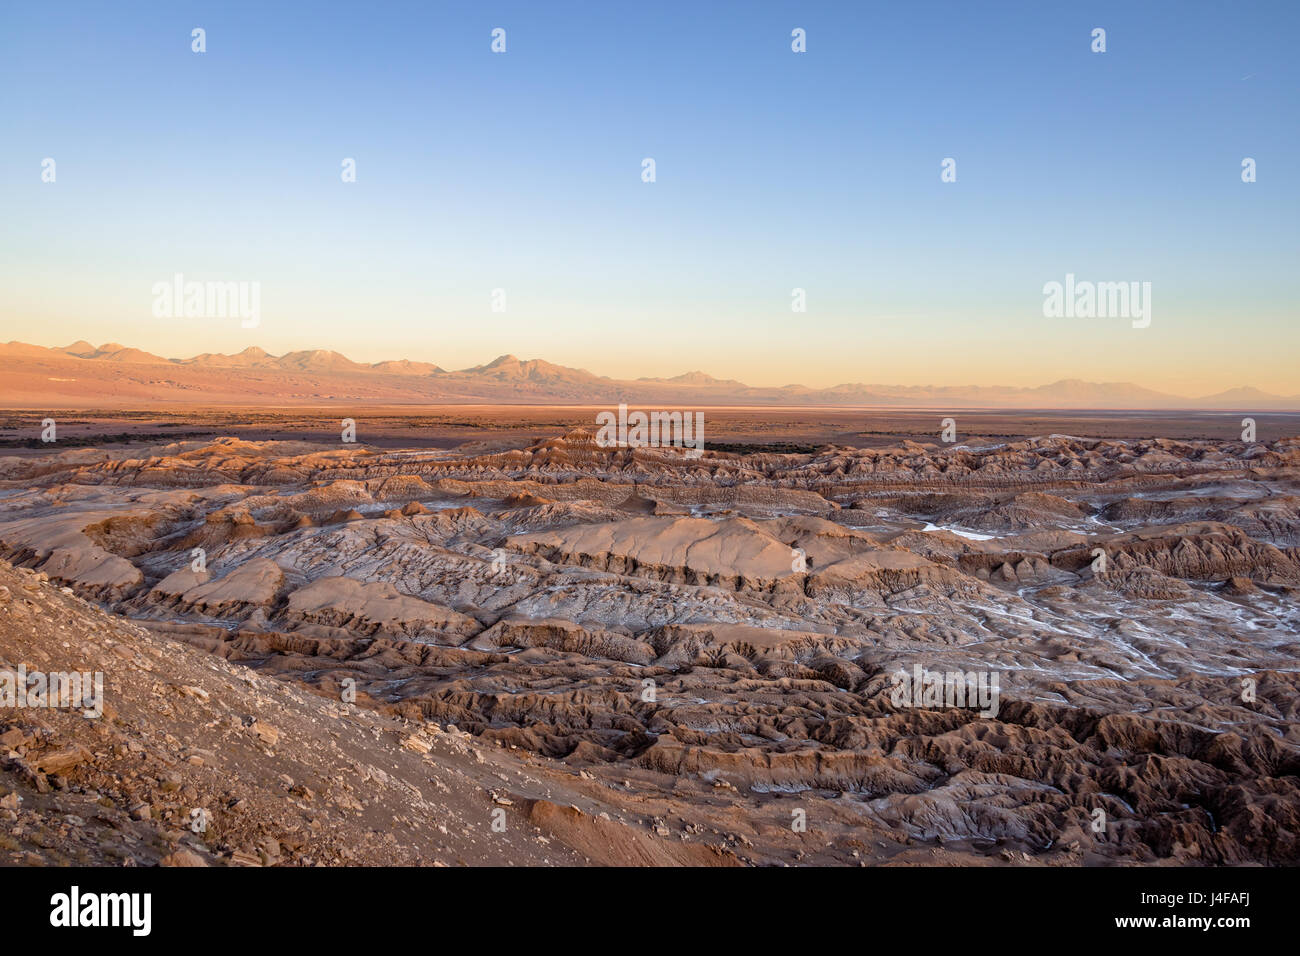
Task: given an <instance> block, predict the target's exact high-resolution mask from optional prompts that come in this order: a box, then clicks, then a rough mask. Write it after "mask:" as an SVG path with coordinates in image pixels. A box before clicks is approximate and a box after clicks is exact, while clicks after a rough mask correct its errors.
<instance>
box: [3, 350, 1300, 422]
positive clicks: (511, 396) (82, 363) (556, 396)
mask: <svg viewBox="0 0 1300 956" xmlns="http://www.w3.org/2000/svg"><path fill="white" fill-rule="evenodd" d="M0 365H3V370H4V374H3V375H0V405H3V406H6V407H21V408H39V407H78V406H85V405H89V404H94V405H101V406H104V407H129V406H135V407H140V406H147V405H150V404H159V405H162V404H191V403H195V402H204V403H209V404H245V405H246V404H259V403H268V404H270V403H275V404H297V405H309V404H313V403H320V404H323V403H341V402H375V403H393V404H444V403H446V404H456V403H467V402H491V403H530V404H575V405H590V404H597V405H604V404H613V403H617V402H620V401H625V402H629V403H641V404H660V405H662V406H663V407H679V408H681V407H690V406H692V405H695V406H705V405H732V404H735V405H839V406H844V405H876V406H880V405H884V406H895V407H916V408H934V409H959V408H1043V409H1049V408H1075V409H1123V408H1130V409H1142V410H1161V409H1169V410H1176V409H1223V410H1225V411H1226V410H1232V411H1238V410H1245V411H1256V412H1262V411H1284V410H1300V396H1296V395H1292V396H1281V395H1270V394H1268V393H1266V392H1262V391H1260V390H1259V389H1256V388H1250V387H1245V386H1243V387H1240V388H1233V389H1229V390H1228V391H1225V392H1220V393H1218V394H1217V395H1210V396H1206V397H1202V398H1187V397H1183V396H1179V395H1169V394H1166V393H1164V392H1157V391H1154V390H1152V389H1149V388H1144V387H1142V386H1140V385H1134V384H1132V383H1130V382H1085V381H1081V380H1079V379H1064V380H1062V381H1059V382H1052V383H1050V384H1048V385H1039V386H1036V387H1033V388H1020V387H1013V386H1008V385H871V384H864V383H861V382H854V383H845V384H843V385H835V386H832V387H830V388H820V389H819V388H809V387H807V386H804V385H797V384H792V385H784V386H781V387H779V388H767V387H754V386H749V385H745V384H744V383H743V382H737V381H734V380H730V379H718V378H714V377H713V376H711V375H709V374H707V373H705V372H701V371H691V372H685V373H683V374H681V375H677V376H675V377H672V378H640V379H637V380H635V381H620V380H617V379H612V378H608V377H606V376H602V375H596V374H594V373H592V372H589V371H587V370H586V369H580V368H568V367H566V366H563V365H556V364H554V363H552V362H546V361H543V360H541V359H529V360H522V359H519V358H517V357H516V356H513V355H502V356H500V357H498V358H495V359H493V360H492V361H491V362H488V363H487V364H486V365H475V366H473V367H472V368H465V369H458V370H454V371H448V370H446V369H442V368H440V367H438V366H437V365H434V364H432V363H429V362H412V361H408V360H406V359H395V360H390V361H386V362H375V363H372V364H363V363H360V362H354V361H352V360H351V359H349V358H348V357H347V356H345V355H341V354H339V353H338V352H333V351H329V350H328V349H308V350H303V351H296V352H287V353H285V354H284V355H279V356H276V355H271V354H270V353H268V352H266V351H264V350H262V349H260V348H257V347H255V346H254V347H250V348H247V349H244V351H242V352H238V353H236V354H234V355H223V354H219V353H211V352H208V353H204V354H202V355H196V356H194V357H192V358H187V359H166V358H162V357H160V356H157V355H153V354H151V353H149V352H145V351H143V350H141V349H137V348H130V347H127V346H124V345H121V344H119V343H117V342H108V343H105V344H104V345H101V346H99V347H95V346H93V345H91V344H90V343H89V342H74V343H72V344H71V345H69V346H66V347H64V348H44V347H42V346H39V345H28V344H26V343H23V342H9V343H8V344H5V345H0Z"/></svg>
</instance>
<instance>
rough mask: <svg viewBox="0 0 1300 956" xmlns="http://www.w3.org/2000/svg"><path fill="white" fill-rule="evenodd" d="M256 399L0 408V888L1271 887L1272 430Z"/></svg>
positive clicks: (1279, 461)
mask: <svg viewBox="0 0 1300 956" xmlns="http://www.w3.org/2000/svg"><path fill="white" fill-rule="evenodd" d="M260 414H261V415H262V418H261V420H260V421H261V424H260V425H256V426H254V427H255V428H260V429H261V430H262V434H260V435H258V434H254V433H253V430H250V429H249V428H247V427H244V428H239V429H234V428H231V429H228V430H227V432H228V433H226V434H222V433H221V432H222V425H223V424H229V423H230V422H231V421H233V420H235V419H238V420H239V421H242V422H244V423H248V422H249V421H250V416H249V415H248V414H247V413H245V412H239V411H230V410H228V411H226V412H222V411H220V410H214V409H206V410H197V409H196V410H194V411H192V412H190V413H188V415H187V414H185V413H182V412H178V411H177V410H175V409H172V410H170V411H168V410H157V411H153V412H148V413H138V414H131V415H126V414H122V413H109V412H95V411H94V410H81V411H78V412H76V413H60V414H59V415H58V416H56V417H58V418H59V419H60V421H64V422H66V423H67V424H65V425H63V426H62V427H63V432H62V434H64V435H67V436H73V435H75V436H77V438H76V441H75V442H70V443H67V447H64V446H63V444H62V443H60V442H56V443H47V444H41V443H39V442H24V441H20V440H19V439H18V436H20V435H21V436H26V437H28V438H30V437H35V436H37V435H38V433H39V422H38V421H36V420H35V419H33V417H32V415H31V414H30V413H22V412H9V413H5V416H4V425H5V428H6V432H5V438H6V440H7V442H6V443H7V445H8V447H7V448H6V455H5V456H3V457H0V555H3V557H4V559H5V563H4V564H3V566H0V585H3V586H2V587H0V628H2V629H3V633H4V637H5V640H4V644H3V648H2V650H3V657H4V660H3V661H0V665H2V666H3V667H5V668H7V669H9V670H10V671H16V669H17V668H18V667H19V666H23V667H25V668H26V670H28V671H31V670H43V671H55V670H76V671H82V672H93V671H102V673H103V675H104V683H105V688H104V693H103V700H104V702H105V705H104V714H103V719H99V720H86V719H84V718H83V717H82V716H81V715H80V714H79V713H77V712H76V711H68V710H40V711H37V710H27V711H9V712H7V713H6V714H5V715H4V717H3V720H4V721H5V723H4V725H3V726H0V745H2V747H3V750H2V752H0V759H3V772H2V773H0V781H3V784H4V787H3V789H4V791H5V792H6V795H5V796H3V797H0V814H3V816H4V819H5V821H6V823H5V829H6V834H7V835H6V837H5V841H4V843H3V845H0V861H3V862H8V863H34V862H46V863H67V862H73V863H123V862H126V863H135V864H142V865H147V864H153V863H157V862H164V863H167V864H169V865H221V864H236V865H275V864H312V863H324V864H344V863H371V864H374V863H403V864H445V865H463V864H480V863H494V862H495V863H503V862H504V863H513V864H544V863H552V864H606V865H635V864H663V865H749V864H753V865H773V864H775V865H780V864H845V865H858V864H894V865H933V864H950V863H951V864H962V865H985V864H987V865H1030V864H1033V865H1051V866H1057V865H1078V864H1111V863H1123V864H1152V865H1171V864H1172V865H1223V864H1265V865H1278V864H1290V865H1294V864H1296V863H1297V862H1300V736H1297V734H1298V733H1300V731H1297V716H1298V710H1300V671H1298V669H1297V663H1298V661H1300V646H1298V645H1297V640H1296V637H1297V634H1298V633H1300V602H1298V599H1300V438H1297V437H1287V433H1288V432H1289V434H1290V435H1291V436H1295V435H1297V434H1300V427H1296V425H1295V422H1293V421H1292V420H1291V417H1290V416H1288V415H1285V414H1282V413H1278V414H1277V415H1274V416H1271V417H1266V416H1261V435H1260V436H1259V438H1258V440H1255V441H1243V440H1240V439H1239V438H1238V437H1236V436H1235V435H1234V434H1233V430H1232V427H1225V426H1224V423H1223V422H1222V421H1220V420H1219V419H1216V418H1215V416H1214V415H1212V414H1208V413H1207V414H1206V415H1202V416H1199V417H1198V416H1196V415H1191V414H1187V413H1181V414H1180V415H1178V416H1177V420H1178V422H1179V428H1180V429H1181V434H1182V436H1183V437H1176V438H1170V437H1164V438H1158V437H1150V436H1152V435H1154V434H1159V433H1160V432H1161V430H1162V416H1161V414H1158V413H1151V414H1147V415H1143V414H1138V413H1128V414H1125V415H1119V416H1107V415H1105V414H1102V413H1095V414H1094V413H1084V412H1044V413H1028V412H1023V411H1021V412H1015V411H996V412H988V411H985V412H971V413H970V418H969V421H970V422H972V424H971V425H970V426H968V427H970V428H976V427H978V428H979V429H980V430H981V433H980V434H978V435H974V434H971V435H969V436H967V434H966V432H963V437H962V438H961V439H960V440H958V441H953V442H945V441H942V440H940V437H939V425H938V419H937V417H936V416H934V415H933V414H930V413H928V412H924V411H916V410H912V411H906V410H892V411H890V410H879V409H877V410H875V411H861V410H859V411H853V410H836V411H834V412H828V413H826V414H819V412H818V411H817V410H812V411H809V410H794V411H792V412H789V413H774V412H772V411H770V410H768V409H752V408H751V409H745V408H740V407H733V408H731V409H730V410H727V411H725V412H724V411H721V410H719V411H718V412H717V414H716V415H714V413H712V412H710V413H709V418H708V421H709V424H710V426H714V425H715V423H716V428H714V432H711V435H713V434H714V433H716V438H717V443H718V444H717V447H713V444H712V442H706V447H705V451H704V452H703V454H702V455H699V456H693V455H691V454H690V453H689V452H688V451H686V450H683V449H682V448H677V447H626V446H616V447H610V446H608V445H607V444H605V443H602V442H600V441H598V440H597V429H596V427H595V425H594V424H593V423H592V421H593V419H592V416H591V414H590V412H589V411H583V410H580V409H575V408H567V409H556V408H539V407H532V408H529V407H524V406H517V407H513V408H499V407H498V408H494V409H491V410H488V411H482V410H478V411H476V410H474V409H454V408H446V407H442V408H437V409H424V410H420V411H414V412H413V411H411V410H405V411H393V410H391V409H389V410H387V411H383V410H379V411H376V412H375V413H374V418H373V422H372V421H371V420H368V419H367V418H366V417H365V415H364V414H362V413H361V412H350V413H346V414H354V415H355V419H354V421H355V427H356V432H357V441H356V442H343V441H340V440H339V439H338V437H337V434H336V436H335V437H334V438H333V439H331V437H330V435H329V428H330V427H332V428H335V429H337V427H338V424H339V421H340V420H341V418H342V417H343V416H344V414H345V413H343V412H339V411H337V410H336V411H333V412H331V411H330V410H329V409H316V410H315V411H314V412H312V413H310V414H304V413H301V412H293V413H288V412H284V411H277V410H274V409H263V410H262V412H261V413H260ZM331 415H333V416H334V417H333V418H332V419H331V418H330V416H331ZM1238 417H1239V416H1238ZM35 418H36V419H39V418H40V416H39V415H37V416H35ZM584 420H585V421H586V422H587V423H588V424H586V425H582V424H579V423H580V422H582V421H584ZM967 420H968V419H966V418H965V417H963V418H962V421H963V426H964V427H967V426H966V425H965V423H966V421H967ZM927 422H929V425H928V426H927V424H926V423H927ZM1063 422H1065V423H1068V424H1070V425H1072V426H1075V427H1076V428H1078V430H1079V431H1080V432H1082V433H1083V434H1076V433H1067V431H1066V430H1065V429H1064V428H1062V427H1059V426H1061V425H1062V423H1063ZM77 423H79V424H77ZM290 423H292V424H290ZM327 423H329V424H328V427H327ZM491 423H495V424H496V425H497V426H498V427H495V428H494V427H490V424H491ZM1228 424H1229V425H1232V426H1235V422H1229V423H1228ZM372 425H373V428H372ZM502 425H505V426H506V427H500V426H502ZM1044 426H1046V427H1044ZM78 429H79V430H78ZM1040 429H1041V430H1040ZM927 430H928V437H927ZM178 431H185V432H191V433H193V435H192V436H191V437H184V438H178V439H172V438H168V437H167V434H168V432H171V433H172V434H175V433H176V432H178ZM299 431H301V432H302V434H301V436H299V437H294V438H292V439H284V438H281V439H275V438H273V437H270V436H271V435H274V434H280V435H297V434H298V432H299ZM230 432H237V433H230ZM1089 433H1091V434H1093V435H1094V436H1095V437H1084V436H1085V435H1086V434H1089ZM1216 434H1217V435H1218V437H1213V436H1215V435H1216ZM372 435H373V436H375V437H377V438H380V439H381V440H379V441H376V442H374V443H370V437H371V436H372ZM903 435H910V436H911V437H902V436H903ZM1197 436H1199V437H1197ZM720 449H731V450H720ZM922 675H927V676H926V677H925V680H921V679H920V678H921V677H922ZM933 675H940V681H941V682H942V680H943V679H944V677H943V675H949V678H951V676H952V675H956V678H957V682H956V683H957V688H958V689H959V690H960V689H962V688H963V687H964V688H965V689H966V690H967V691H968V692H969V694H968V696H967V697H966V699H964V700H962V699H961V698H958V699H957V700H956V701H954V700H953V699H952V690H953V681H952V680H951V679H948V680H947V683H946V684H942V683H941V684H940V685H938V689H937V690H936V689H935V687H936V685H935V684H934V682H933V681H931V680H930V677H931V676H933ZM913 690H914V691H915V693H913V692H912V691H913ZM932 691H933V693H931V692H932ZM200 811H201V814H200V813H199V812H200ZM196 817H197V818H198V819H201V821H202V822H203V824H204V825H203V827H201V828H196V827H194V826H191V823H192V821H193V820H194V819H196ZM74 820H75V821H77V822H76V823H75V824H71V823H70V822H69V821H74Z"/></svg>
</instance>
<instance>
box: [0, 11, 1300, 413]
mask: <svg viewBox="0 0 1300 956" xmlns="http://www.w3.org/2000/svg"><path fill="white" fill-rule="evenodd" d="M194 27H203V28H204V29H206V31H207V52H206V53H204V54H202V55H199V54H195V53H192V52H191V49H190V42H191V41H190V31H191V29H192V28H194ZM494 27H502V28H504V29H505V30H506V31H507V45H508V48H507V52H506V53H505V54H503V55H501V54H493V53H492V52H491V51H490V49H489V45H490V41H491V37H490V32H491V30H492V29H493V28H494ZM794 27H802V28H804V29H805V30H806V31H807V36H808V41H807V42H808V52H807V53H805V54H795V53H792V52H791V49H790V31H791V29H793V28H794ZM1094 27H1103V28H1105V29H1106V31H1107V52H1106V53H1104V54H1095V53H1093V52H1091V49H1090V43H1091V39H1090V33H1091V30H1092V29H1093V28H1094ZM1298 64H1300V3H1296V2H1290V0H1288V2H1282V0H1277V2H1238V3H1228V2H1221V3H1206V2H1131V0H1130V2H1119V3H1088V4H1076V3H1064V2H1047V0H1033V2H1021V3H976V2H969V0H968V2H951V3H947V2H945V3H923V2H918V3H893V4H885V3H876V2H871V3H868V2H855V3H847V2H846V3H761V2H760V3H755V2H744V3H715V4H698V3H671V2H655V3H648V4H639V3H630V2H629V3H621V2H620V3H595V2H593V3H535V2H533V3H517V4H514V3H505V4H493V3H481V4H480V3H432V2H426V3H409V4H408V3H376V4H352V3H348V4H337V5H336V4H329V3H318V4H288V3H285V4H280V3H212V4H200V3H196V4H186V3H75V4H65V3H44V4H29V3H21V4H20V3H12V2H11V3H7V4H5V5H4V6H3V8H0V90H2V91H3V93H0V110H2V111H3V119H2V121H0V144H2V148H0V209H3V216H2V221H3V225H0V339H9V338H16V339H21V340H26V341H37V342H40V343H41V344H46V345H53V344H66V343H67V342H68V341H71V340H72V339H75V338H87V339H90V340H92V341H95V342H97V343H98V342H101V341H105V340H108V339H114V340H118V341H121V342H124V343H125V344H127V345H135V346H139V347H143V348H147V349H150V350H152V351H157V352H161V353H164V354H167V355H188V354H193V353H195V352H200V351H236V350H238V349H241V348H244V347H245V346H247V345H250V344H257V345H261V346H263V347H265V348H267V349H269V350H271V351H275V352H279V351H285V350H288V349H295V348H310V347H325V348H334V349H338V350H340V351H342V352H345V353H346V354H348V355H350V356H352V357H353V358H357V359H363V360H378V359H383V358H395V357H405V358H412V359H423V360H428V361H434V362H438V363H439V364H442V365H444V366H447V367H463V366H466V365H471V364H477V363H479V362H485V361H488V360H490V359H491V358H493V357H494V356H496V355H497V354H500V353H502V352H513V353H516V354H519V355H521V356H524V357H544V358H547V359H549V360H551V361H555V362H560V363H563V364H569V365H581V366H585V367H588V368H590V369H592V370H593V371H597V372H600V373H603V374H610V375H616V376H620V377H621V376H636V375H672V374H677V373H679V372H682V371H685V370H687V369H695V368H701V369H704V370H706V371H709V372H711V373H712V374H715V375H719V376H722V377H734V378H740V379H743V380H746V381H749V382H751V383H754V384H776V385H779V384H785V383H787V382H792V381H801V382H804V383H806V384H810V385H829V384H834V383H836V382H843V381H866V382H887V383H895V382H898V383H917V384H921V383H941V384H952V383H985V384H993V383H1002V384H1041V383H1043V382H1046V381H1051V380H1053V379H1056V378H1062V377H1080V378H1087V379H1092V380H1101V381H1108V380H1120V379H1128V380H1134V381H1138V382H1140V383H1142V384H1146V385H1151V386H1154V387H1161V388H1168V389H1170V390H1174V391H1183V392H1186V393H1203V392H1209V391H1215V390H1218V389H1220V388H1226V387H1229V386H1232V385H1237V384H1250V385H1256V386H1259V387H1263V388H1266V389H1269V390H1273V391H1282V392H1286V393H1288V394H1291V393H1295V392H1300V376H1296V375H1295V374H1294V370H1295V365H1296V358H1297V357H1298V356H1300V331H1298V325H1300V314H1298V313H1300V308H1298V307H1297V296H1296V292H1295V281H1296V273H1297V263H1298V261H1300V256H1298V255H1297V253H1298V252H1300V215H1298V214H1300V201H1298V200H1300V123H1298V122H1297V120H1300V65H1298ZM1246 156H1250V157H1253V158H1255V159H1256V160H1257V162H1258V177H1259V181H1258V182H1256V183H1254V184H1250V185H1247V184H1243V183H1242V182H1241V179H1240V164H1241V160H1242V158H1243V157H1246ZM45 157H52V158H54V159H55V160H56V162H57V164H58V165H57V174H58V179H57V182H56V183H55V184H52V185H51V184H43V183H41V182H40V163H41V160H42V159H43V158H45ZM344 157H355V159H356V161H357V173H358V175H357V180H358V181H357V182H356V183H355V184H344V183H342V182H341V181H340V176H339V172H340V163H341V161H342V160H343V158H344ZM643 157H653V158H654V159H655V160H656V163H657V174H658V181H657V182H655V183H653V184H646V183H643V182H641V178H640V170H641V160H642V158H643ZM944 157H954V158H955V159H956V160H957V172H958V181H957V182H956V183H953V184H944V183H941V182H940V179H939V164H940V161H941V160H942V159H943V158H944ZM176 272H181V273H184V274H185V275H186V277H187V278H192V279H235V280H248V281H258V282H260V283H261V286H262V313H263V316H262V323H261V327H260V328H257V329H251V330H249V329H241V328H240V327H239V323H238V321H224V320H207V319H205V320H195V319H191V320H185V319H165V320H160V319H156V318H154V317H153V316H152V314H151V312H150V305H151V302H152V297H151V293H150V289H151V286H152V285H153V284H154V283H155V282H158V281H160V280H164V279H169V278H170V277H171V276H172V275H173V274H174V273H176ZM1067 272H1073V273H1075V274H1076V275H1078V276H1079V277H1080V278H1083V279H1093V280H1097V281H1106V280H1116V281H1118V280H1139V281H1149V282H1151V283H1152V286H1153V292H1152V296H1153V303H1152V305H1153V316H1152V318H1153V321H1152V324H1151V327H1150V328H1147V329H1142V330H1135V329H1133V328H1131V327H1130V324H1129V323H1128V322H1127V321H1124V320H1114V319H1109V320H1108V319H1092V320H1083V319H1048V318H1044V317H1043V315H1042V301H1043V296H1042V291H1041V290H1042V286H1043V284H1044V283H1045V282H1048V281H1052V280H1062V279H1063V278H1064V276H1065V274H1066V273H1067ZM498 287H501V288H504V289H505V290H506V292H507V303H508V311H507V312H506V313H505V314H494V313H492V312H491V311H490V309H489V305H490V298H489V296H490V293H491V290H492V289H494V288H498ZM794 287H802V288H805V289H806V290H807V296H808V312H807V313H806V314H803V315H796V314H792V313H791V311H790V290H791V289H792V288H794Z"/></svg>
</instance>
